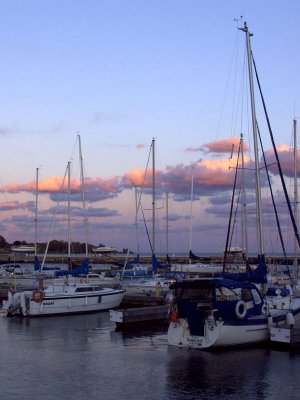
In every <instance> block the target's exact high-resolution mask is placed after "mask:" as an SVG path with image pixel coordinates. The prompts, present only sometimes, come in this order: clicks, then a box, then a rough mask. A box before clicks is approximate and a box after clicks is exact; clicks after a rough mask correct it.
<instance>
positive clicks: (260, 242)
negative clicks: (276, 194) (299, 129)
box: [240, 22, 264, 256]
mask: <svg viewBox="0 0 300 400" xmlns="http://www.w3.org/2000/svg"><path fill="white" fill-rule="evenodd" d="M240 29H241V30H242V31H244V32H245V33H246V45H247V58H248V73H249V85H250V100H251V117H252V132H253V144H254V158H255V189H256V224H257V225H256V229H257V245H258V254H259V256H262V255H264V243H263V226H262V206H261V192H260V173H259V158H258V157H259V155H258V140H257V124H256V113H255V101H254V86H253V71H252V50H251V44H250V37H251V36H252V34H251V33H250V32H249V30H248V26H247V23H246V22H244V28H240Z"/></svg>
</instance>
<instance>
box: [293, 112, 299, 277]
mask: <svg viewBox="0 0 300 400" xmlns="http://www.w3.org/2000/svg"><path fill="white" fill-rule="evenodd" d="M293 132H294V218H295V224H296V226H297V228H298V171H297V133H296V132H297V121H296V119H294V121H293ZM297 252H298V242H297V239H296V235H295V237H294V280H295V283H297V280H298V256H297Z"/></svg>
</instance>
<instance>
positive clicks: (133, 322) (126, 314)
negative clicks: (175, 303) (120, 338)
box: [109, 305, 169, 329]
mask: <svg viewBox="0 0 300 400" xmlns="http://www.w3.org/2000/svg"><path fill="white" fill-rule="evenodd" d="M168 313H169V306H167V305H159V306H147V307H136V308H120V309H118V310H109V316H110V320H111V321H112V322H115V323H116V325H117V329H123V328H128V327H136V326H139V325H145V324H148V325H149V324H157V323H167V320H168Z"/></svg>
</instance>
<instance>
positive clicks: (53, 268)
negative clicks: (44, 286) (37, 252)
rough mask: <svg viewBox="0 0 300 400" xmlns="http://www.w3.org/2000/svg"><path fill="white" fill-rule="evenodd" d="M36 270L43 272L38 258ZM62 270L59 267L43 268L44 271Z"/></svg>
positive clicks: (35, 257)
mask: <svg viewBox="0 0 300 400" xmlns="http://www.w3.org/2000/svg"><path fill="white" fill-rule="evenodd" d="M34 270H35V271H41V270H42V268H41V265H40V262H39V259H38V257H37V256H34ZM59 270H60V268H59V267H55V266H51V267H49V266H48V267H45V266H44V267H43V271H59Z"/></svg>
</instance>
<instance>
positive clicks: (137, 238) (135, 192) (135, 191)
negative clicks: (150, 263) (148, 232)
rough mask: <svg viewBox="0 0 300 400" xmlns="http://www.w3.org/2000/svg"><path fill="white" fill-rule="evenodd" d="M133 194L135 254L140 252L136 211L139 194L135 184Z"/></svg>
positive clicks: (137, 211)
mask: <svg viewBox="0 0 300 400" xmlns="http://www.w3.org/2000/svg"><path fill="white" fill-rule="evenodd" d="M134 194H135V222H134V224H135V236H136V242H137V254H138V255H139V254H140V241H139V236H138V213H139V195H138V188H137V187H136V186H135V188H134Z"/></svg>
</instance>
